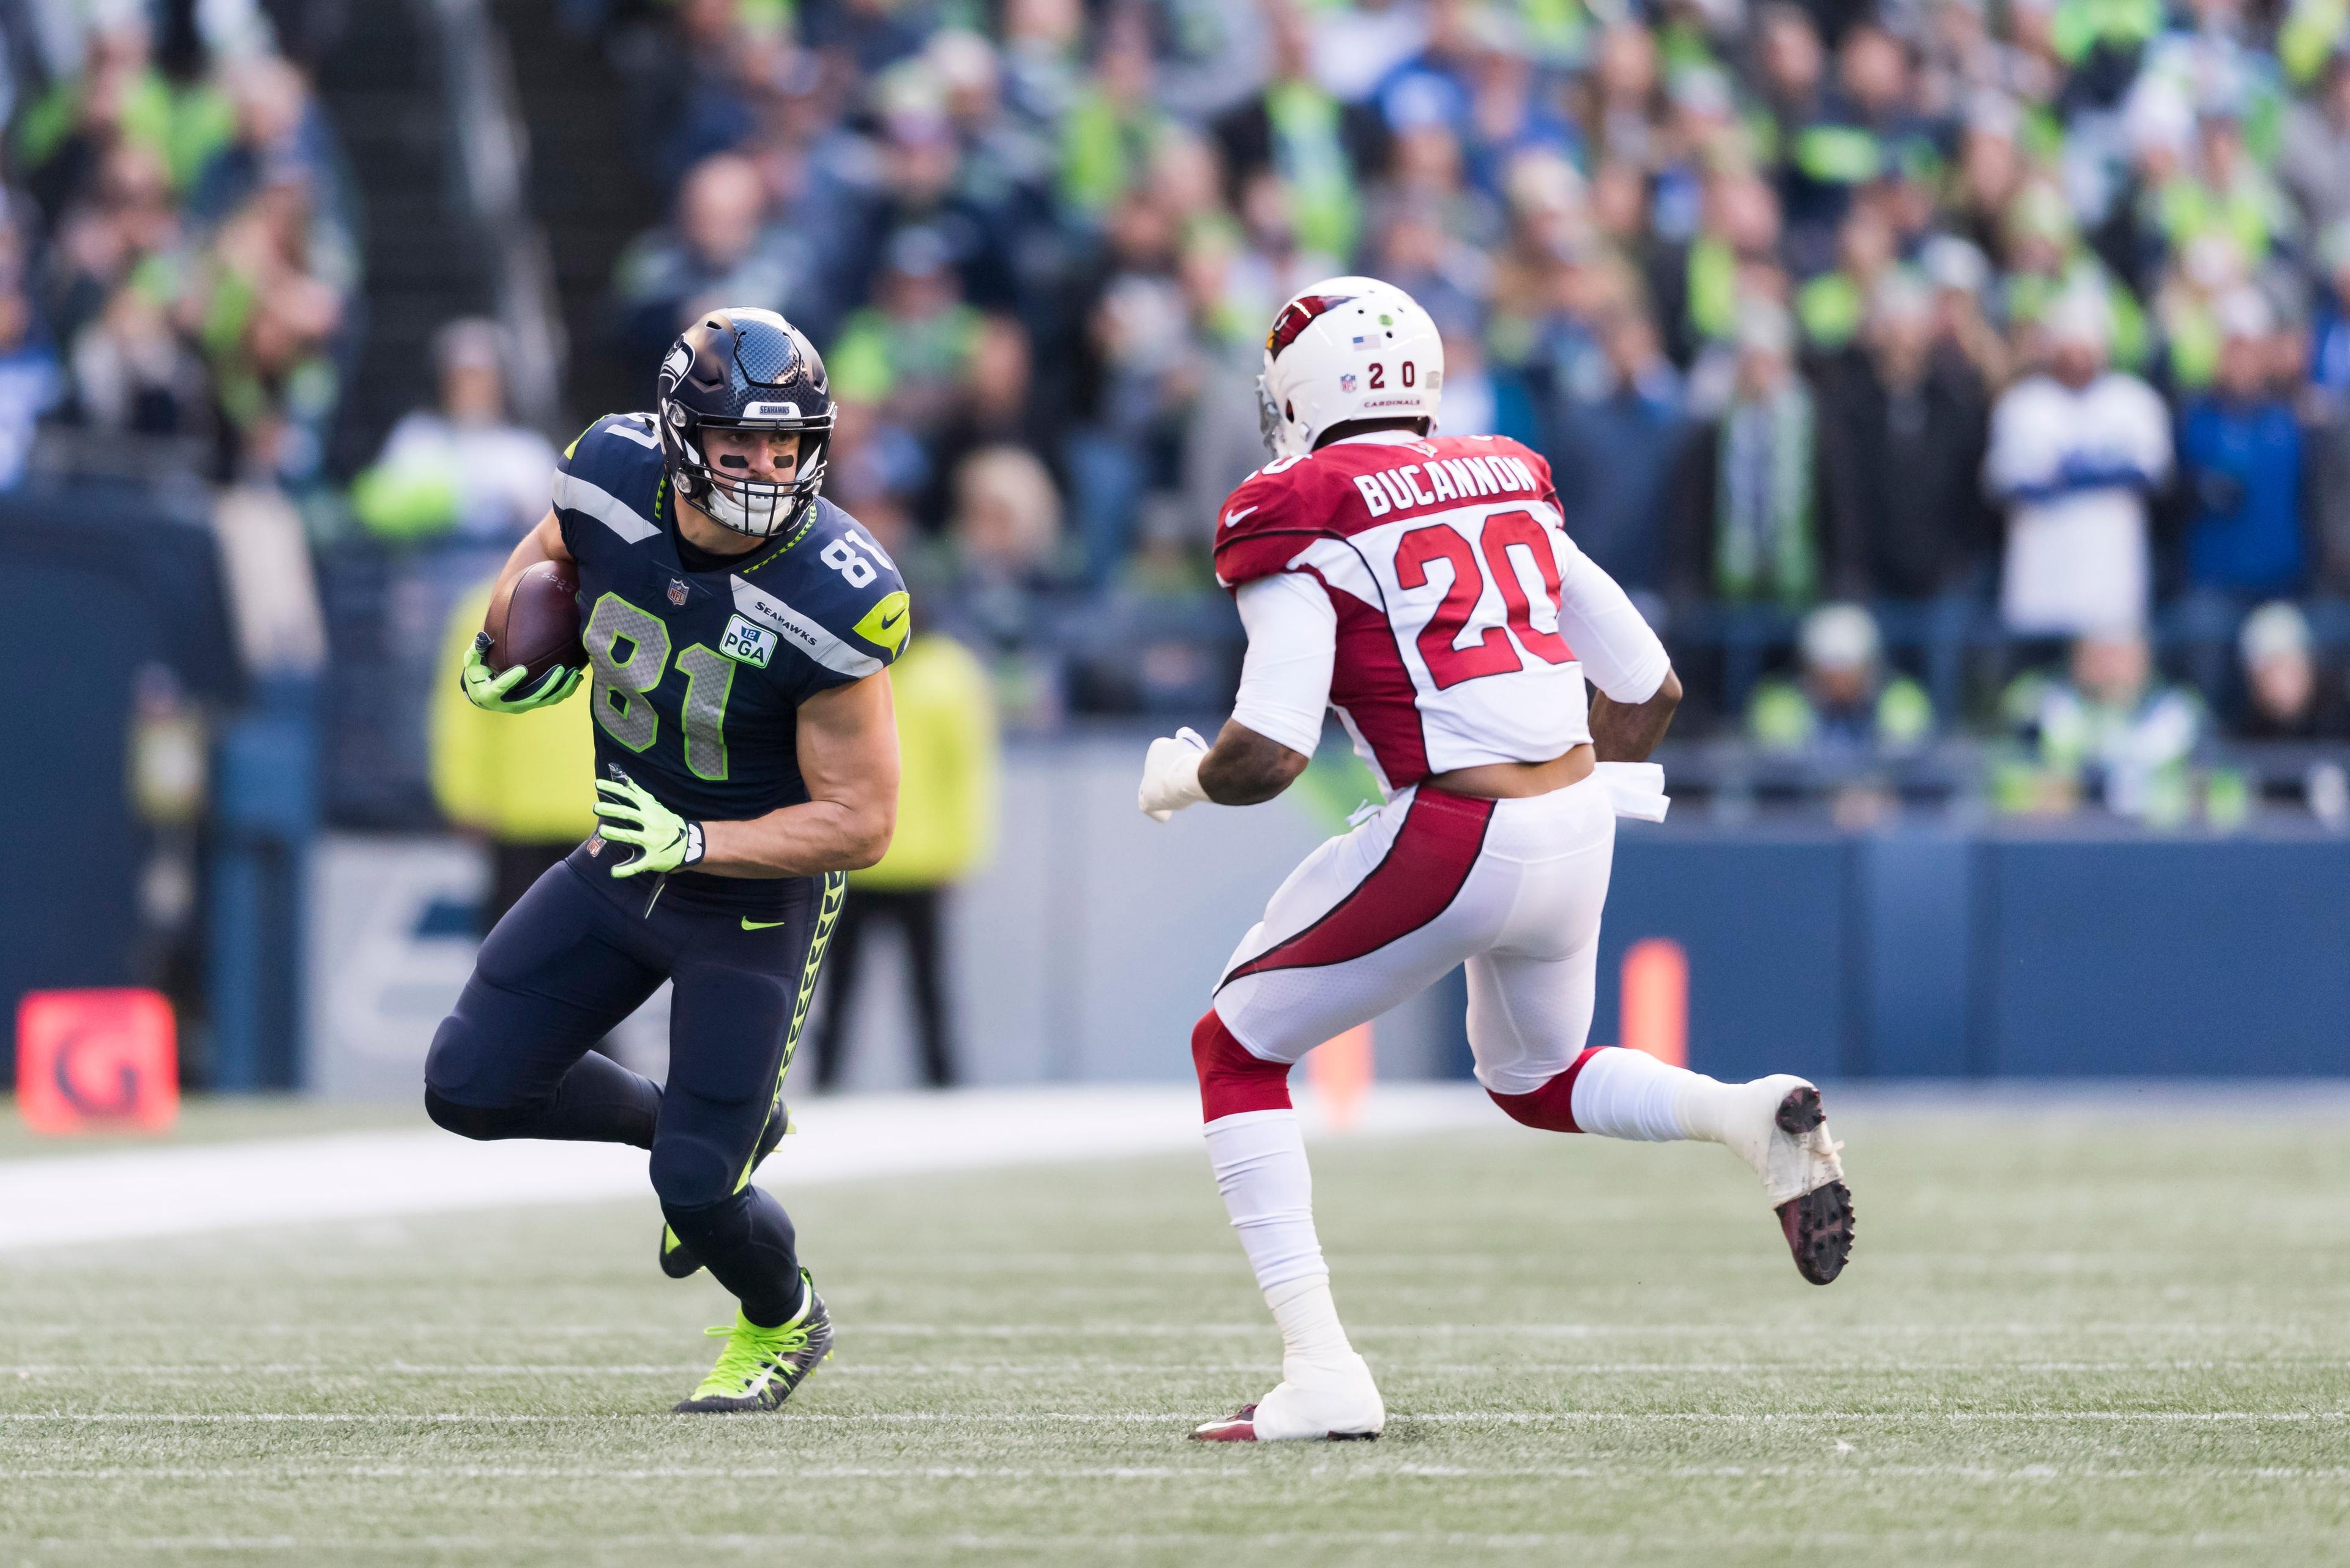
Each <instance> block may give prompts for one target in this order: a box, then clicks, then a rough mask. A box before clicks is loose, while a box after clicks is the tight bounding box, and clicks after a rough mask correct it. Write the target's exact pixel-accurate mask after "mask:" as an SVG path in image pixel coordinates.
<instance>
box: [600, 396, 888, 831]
mask: <svg viewBox="0 0 2350 1568" xmlns="http://www.w3.org/2000/svg"><path fill="white" fill-rule="evenodd" d="M675 511H676V506H675V501H674V499H673V498H672V497H671V494H670V492H669V484H668V480H667V476H666V474H665V472H663V468H662V463H661V452H660V437H659V436H658V435H657V434H656V433H655V431H654V427H653V421H652V416H651V415H650V414H608V415H606V416H605V417H604V418H602V419H600V420H598V421H596V422H595V423H594V424H592V425H590V426H589V427H588V428H587V432H586V433H585V434H583V435H582V436H580V438H579V439H578V440H577V441H574V442H572V443H571V448H570V450H569V451H567V452H565V453H564V454H563V462H562V463H561V465H560V467H559V471H558V472H557V473H556V478H555V515H556V522H557V523H558V524H560V525H561V527H562V529H563V543H564V546H565V547H566V548H567V549H568V550H569V551H570V552H571V556H572V559H574V560H575V561H577V562H578V564H579V603H580V607H581V610H582V612H583V613H584V615H585V617H586V631H585V639H586V641H587V659H588V663H589V666H590V668H591V674H592V681H593V683H592V685H591V686H590V687H589V689H588V696H587V701H588V705H589V706H590V707H591V708H593V709H594V710H595V714H596V762H597V766H598V771H599V772H601V773H604V774H609V773H610V772H611V771H612V770H613V769H614V768H615V767H617V768H619V770H620V771H621V772H623V773H625V774H627V775H628V776H629V778H632V779H634V780H635V781H636V782H637V783H638V784H641V785H643V786H644V787H645V788H646V789H648V790H650V792H652V794H653V796H654V798H656V799H657V800H659V801H660V803H661V804H662V805H666V806H669V807H670V808H671V810H674V811H677V812H680V813H681V814H683V815H687V816H692V817H699V818H702V819H703V820H706V821H720V822H729V821H742V820H745V819H747V818H750V817H754V816H760V815H764V814H765V813H767V812H770V811H774V810H775V809H776V808H777V807H779V806H786V805H799V804H800V803H802V802H804V801H806V799H807V798H808V794H807V786H806V784H805V783H803V782H802V780H801V778H800V769H799V757H798V753H797V749H796V743H795V742H796V735H797V730H798V711H799V705H800V704H801V703H802V702H805V701H807V700H808V699H809V698H810V697H813V696H815V695H816V693H818V692H820V691H827V690H829V689H831V688H833V687H836V686H844V685H847V683H848V682H849V681H852V680H861V679H863V678H864V677H865V676H868V675H871V674H874V673H876V672H877V671H879V670H882V669H884V668H886V667H887V666H888V665H889V663H890V662H891V661H892V660H893V659H896V658H897V657H898V655H899V652H901V651H902V650H903V649H904V648H905V646H906V635H907V632H908V629H909V628H910V624H911V618H910V615H909V613H908V602H907V597H906V588H905V585H904V583H903V582H901V581H900V580H899V576H898V568H897V566H896V565H895V564H894V563H893V562H892V561H891V560H890V559H889V556H887V555H886V554H884V553H883V552H882V549H881V546H880V545H878V544H876V543H874V540H873V536H872V535H870V534H868V533H867V532H866V531H865V530H864V528H863V527H862V526H860V525H859V524H858V522H857V520H856V519H855V518H853V517H851V516H850V515H849V514H847V513H846V512H843V511H842V510H841V509H840V508H839V507H837V506H835V505H834V504H832V503H830V502H829V501H824V500H818V501H817V502H816V504H815V505H814V506H813V507H812V508H810V511H809V514H808V516H807V517H806V519H805V520H804V521H802V522H801V523H800V524H798V526H797V528H796V529H795V530H792V531H787V532H785V534H783V535H780V536H778V537H777V538H775V539H774V540H772V541H769V542H767V543H765V544H763V545H760V546H759V547H758V548H757V549H755V550H753V551H750V552H749V553H747V554H745V555H742V556H734V557H733V558H732V559H730V560H728V561H727V562H726V563H725V564H724V565H723V566H721V567H720V568H719V569H717V570H713V571H704V572H690V571H688V570H686V569H685V567H684V566H682V565H681V564H680V561H679V558H678V547H677V545H678V542H677V520H676V515H675Z"/></svg>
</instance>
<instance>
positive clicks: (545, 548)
mask: <svg viewBox="0 0 2350 1568" xmlns="http://www.w3.org/2000/svg"><path fill="white" fill-rule="evenodd" d="M570 559H571V547H570V546H569V545H566V544H565V543H564V542H563V524H561V523H559V522H557V521H556V516H555V508H554V507H552V506H550V507H548V508H547V509H546V516H544V517H542V518H540V519H539V520H538V521H537V523H536V524H533V525H532V527H531V531H530V532H529V533H527V534H525V535H523V536H522V542H521V543H520V544H517V545H515V547H514V553H513V554H512V555H510V556H507V557H506V564H505V565H504V566H501V567H499V568H498V586H497V587H494V588H492V589H491V590H490V613H489V616H488V619H489V620H492V621H494V620H496V619H497V618H498V617H499V616H500V615H501V614H503V613H504V609H505V605H506V600H508V599H510V598H512V597H514V586H515V578H516V577H519V576H522V575H523V573H524V572H525V571H527V570H529V569H530V568H531V567H533V566H536V565H538V564H539V563H540V562H541V561H566V562H567V561H569V560H570Z"/></svg>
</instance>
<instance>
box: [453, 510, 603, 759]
mask: <svg viewBox="0 0 2350 1568" xmlns="http://www.w3.org/2000/svg"><path fill="white" fill-rule="evenodd" d="M570 559H571V551H570V549H569V548H568V547H567V545H565V544H564V543H563V527H562V524H560V523H559V522H557V521H556V515H555V508H554V507H552V506H550V507H548V508H547V509H546V516H544V517H542V518H540V519H539V520H538V523H537V524H536V526H535V527H533V528H532V529H531V531H530V532H529V533H527V534H525V535H523V536H522V542H521V543H520V544H518V545H515V547H514V553H513V554H512V555H509V556H507V557H506V564H505V565H504V566H503V567H501V568H500V569H499V572H498V580H497V585H496V586H495V587H493V588H492V589H491V590H490V609H489V614H488V615H487V616H485V617H484V618H483V627H484V629H483V631H482V632H481V633H480V634H479V635H478V636H476V637H475V638H474V639H473V651H472V652H470V653H468V654H467V655H466V656H465V662H464V666H463V669H462V670H459V672H458V677H457V681H458V685H459V686H460V687H461V688H462V689H463V691H464V693H465V700H466V701H469V702H471V703H472V704H473V706H474V707H476V708H479V709H482V710H483V711H485V712H491V713H526V712H528V711H530V710H532V709H533V708H544V707H546V706H547V705H548V704H549V703H552V702H560V701H563V700H564V699H565V698H566V697H568V696H570V695H571V693H572V692H573V691H575V690H577V687H578V685H579V676H580V671H578V670H571V669H567V668H566V667H564V666H562V665H557V666H556V667H555V668H554V669H553V670H548V671H547V672H546V674H545V675H543V676H541V677H540V678H539V679H538V680H537V681H536V683H534V684H532V685H530V686H527V687H525V686H524V685H523V684H522V680H523V675H524V669H523V667H522V666H521V665H519V664H515V665H510V666H508V667H507V668H506V669H504V670H492V669H491V668H490V667H489V664H488V662H487V656H488V654H489V651H490V645H491V639H490V634H489V631H488V629H487V628H489V627H492V626H495V625H497V624H499V623H500V622H501V621H503V620H504V618H505V613H506V603H507V601H508V600H510V599H512V598H513V597H514V590H515V581H516V580H517V579H518V578H520V577H521V576H522V575H523V573H524V572H525V571H526V570H528V569H529V568H530V567H532V566H536V565H538V563H539V562H541V561H563V562H569V561H570Z"/></svg>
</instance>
